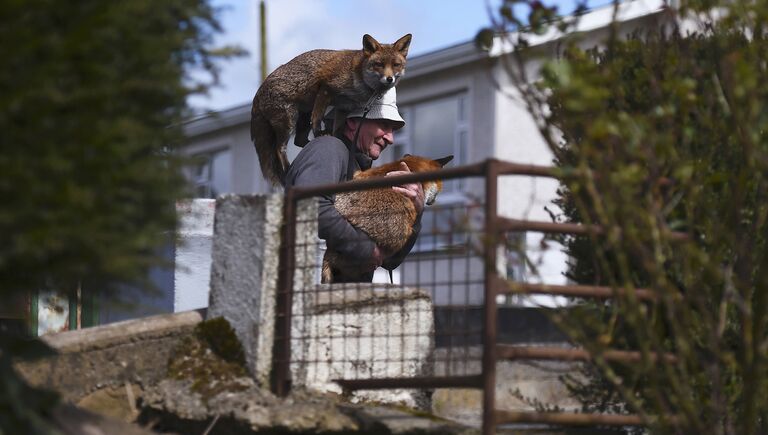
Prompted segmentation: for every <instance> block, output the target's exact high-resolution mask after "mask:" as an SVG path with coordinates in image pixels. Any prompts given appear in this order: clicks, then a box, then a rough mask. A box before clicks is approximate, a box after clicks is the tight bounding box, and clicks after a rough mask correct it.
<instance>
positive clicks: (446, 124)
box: [392, 92, 470, 252]
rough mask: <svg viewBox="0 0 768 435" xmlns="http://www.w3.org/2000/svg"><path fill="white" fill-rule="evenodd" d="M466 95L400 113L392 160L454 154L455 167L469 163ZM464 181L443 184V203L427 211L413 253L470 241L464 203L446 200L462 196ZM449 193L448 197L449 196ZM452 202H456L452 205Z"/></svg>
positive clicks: (404, 109)
mask: <svg viewBox="0 0 768 435" xmlns="http://www.w3.org/2000/svg"><path fill="white" fill-rule="evenodd" d="M467 111H468V110H467V94H466V93H465V92H462V93H457V94H453V95H449V96H445V97H440V98H435V99H432V100H427V101H423V102H419V103H415V104H410V105H407V106H403V107H402V108H401V110H400V113H401V115H402V116H403V119H405V122H406V124H405V127H403V128H402V129H400V130H398V131H397V132H396V133H395V144H394V145H393V147H392V148H393V153H392V160H395V159H398V158H399V157H401V156H402V155H403V154H405V153H410V154H415V155H419V156H423V157H429V158H433V159H437V158H441V157H445V156H449V155H453V161H451V163H450V166H451V167H456V166H460V165H463V164H466V163H467V161H468V155H467V150H468V147H469V121H468V119H467V118H468V114H467ZM464 184H465V181H464V180H461V179H458V180H450V181H445V182H443V193H441V196H442V198H443V201H440V199H438V204H437V205H435V206H433V207H429V208H428V209H426V210H425V213H424V216H423V218H422V221H421V222H422V229H421V234H420V236H419V240H418V241H417V242H416V246H414V249H413V252H429V251H437V250H444V249H450V248H453V247H457V246H462V245H464V244H466V243H467V241H468V232H467V229H466V228H463V227H462V225H464V223H465V222H466V221H467V219H468V216H469V214H470V213H469V212H468V210H467V208H466V204H465V203H464V201H463V200H462V203H461V204H458V203H456V202H455V200H456V199H457V198H458V196H457V195H454V197H453V199H454V201H450V200H449V201H445V200H446V199H447V197H448V196H450V194H459V193H462V191H463V190H462V188H463V187H464ZM446 194H447V195H446ZM452 202H453V203H452Z"/></svg>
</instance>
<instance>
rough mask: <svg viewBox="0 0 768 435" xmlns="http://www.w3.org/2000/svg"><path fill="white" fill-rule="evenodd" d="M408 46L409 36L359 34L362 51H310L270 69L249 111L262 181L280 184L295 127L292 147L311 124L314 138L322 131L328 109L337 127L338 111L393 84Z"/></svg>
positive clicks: (304, 136) (303, 137) (357, 104)
mask: <svg viewBox="0 0 768 435" xmlns="http://www.w3.org/2000/svg"><path fill="white" fill-rule="evenodd" d="M410 44H411V35H410V34H407V35H405V36H403V37H402V38H400V39H398V40H397V41H396V42H395V43H394V44H392V45H389V44H380V43H379V42H378V41H376V40H375V39H373V37H372V36H370V35H364V36H363V49H362V50H312V51H308V52H306V53H302V54H300V55H298V56H296V57H295V58H293V60H291V61H290V62H288V63H286V64H284V65H281V66H280V67H279V68H277V69H276V70H275V71H273V72H272V74H270V75H269V76H268V77H267V78H266V79H265V80H264V83H262V84H261V86H260V87H259V90H258V91H257V92H256V96H255V97H254V98H253V107H252V109H251V140H252V141H253V144H254V146H255V147H256V153H257V154H258V155H259V163H260V165H261V172H262V174H264V178H266V179H268V180H270V181H271V182H272V183H273V184H278V183H283V180H284V178H285V172H286V171H287V169H288V157H287V156H286V153H285V152H286V146H287V144H288V139H289V138H290V136H291V132H292V130H293V126H294V125H296V126H297V131H296V140H295V143H296V144H297V145H299V146H303V145H305V144H306V143H307V136H308V134H309V129H310V122H311V128H312V131H313V132H314V135H315V136H319V135H320V134H321V133H322V132H321V130H320V125H321V124H320V123H321V121H322V119H323V116H324V115H325V110H326V108H327V107H328V106H329V105H333V106H334V107H335V108H336V121H335V122H334V125H335V126H337V127H338V126H340V125H341V124H342V122H340V120H341V119H343V116H344V115H343V114H342V112H347V113H348V112H349V111H351V110H353V109H355V108H357V107H360V106H361V105H364V104H366V103H367V102H368V100H370V99H371V97H372V96H373V95H375V94H376V93H379V92H384V91H386V90H387V89H389V88H391V87H393V86H395V85H396V84H397V82H398V79H399V78H400V77H401V76H402V75H403V73H404V72H405V58H406V56H407V55H408V47H409V46H410ZM310 114H311V118H310Z"/></svg>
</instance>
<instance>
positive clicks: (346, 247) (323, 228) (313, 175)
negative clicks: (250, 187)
mask: <svg viewBox="0 0 768 435" xmlns="http://www.w3.org/2000/svg"><path fill="white" fill-rule="evenodd" d="M326 138H327V139H326ZM319 140H320V141H321V142H319V143H315V144H310V145H308V146H309V147H311V148H309V149H305V150H304V151H311V152H305V153H304V155H302V156H301V157H302V158H301V159H299V158H298V157H297V159H296V161H294V164H295V165H296V166H295V167H293V165H292V167H291V169H290V172H292V173H293V175H292V177H291V178H292V180H293V183H292V184H293V185H294V186H316V185H321V184H332V183H338V182H340V181H341V180H343V179H344V177H345V176H346V173H347V164H348V159H349V154H348V151H347V149H346V146H345V145H344V144H343V143H342V142H341V141H339V140H338V139H335V138H331V137H325V136H324V137H322V138H320V139H319ZM326 142H327V143H326ZM333 201H334V198H333V196H332V195H324V196H321V197H319V198H318V236H319V237H320V238H321V239H324V240H325V243H326V245H327V246H328V248H329V249H333V250H335V251H338V252H339V253H341V254H342V255H344V256H345V257H349V258H358V259H360V261H361V262H367V261H368V260H370V259H371V257H372V254H373V249H374V246H375V244H374V242H373V240H371V238H370V237H368V235H367V234H365V232H363V231H362V230H359V229H357V228H355V227H354V226H352V224H350V223H349V221H347V220H346V219H345V218H344V216H342V215H341V214H340V213H339V212H338V211H337V210H336V207H334V205H333Z"/></svg>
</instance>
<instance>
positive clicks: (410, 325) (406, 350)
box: [291, 284, 434, 407]
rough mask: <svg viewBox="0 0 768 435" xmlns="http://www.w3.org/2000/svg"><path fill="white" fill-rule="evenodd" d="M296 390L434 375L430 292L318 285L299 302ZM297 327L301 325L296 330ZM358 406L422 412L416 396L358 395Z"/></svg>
mask: <svg viewBox="0 0 768 435" xmlns="http://www.w3.org/2000/svg"><path fill="white" fill-rule="evenodd" d="M295 299H299V300H300V301H301V302H302V303H303V311H301V312H296V311H295V312H294V316H296V317H297V318H298V319H300V320H301V321H302V322H303V323H302V324H301V326H302V327H303V329H301V330H299V329H297V328H294V331H293V336H292V343H293V354H292V357H293V360H292V365H291V374H292V376H293V384H294V385H296V386H303V387H307V388H310V389H313V390H318V391H329V392H336V393H341V392H342V390H341V388H340V387H339V385H338V384H336V383H334V382H333V380H334V379H369V378H398V377H399V378H409V377H415V376H427V375H430V374H431V366H430V356H431V354H432V351H433V349H434V341H433V337H434V318H433V313H432V301H431V298H430V296H429V294H427V293H426V292H424V291H421V290H417V289H412V288H401V287H398V286H392V285H386V284H333V285H327V284H324V285H318V286H316V287H314V288H313V289H311V290H310V291H304V292H302V293H299V294H297V295H296V296H295ZM294 325H295V326H296V325H298V323H295V324H294ZM353 400H374V401H377V402H383V403H400V404H404V405H408V406H412V407H421V406H424V399H423V397H422V396H421V395H420V393H418V392H416V391H412V390H376V391H359V392H355V394H354V396H353Z"/></svg>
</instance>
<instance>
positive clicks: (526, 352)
mask: <svg viewBox="0 0 768 435" xmlns="http://www.w3.org/2000/svg"><path fill="white" fill-rule="evenodd" d="M496 354H497V355H498V356H499V357H500V358H506V359H543V360H563V361H575V360H579V361H591V360H593V359H594V356H593V355H592V354H591V353H590V352H589V351H588V350H586V349H580V348H576V349H565V348H562V347H548V346H541V347H538V346H537V347H531V346H511V345H505V344H500V345H498V346H496ZM597 355H599V356H601V357H602V358H604V359H606V360H609V361H620V362H640V361H642V360H643V354H642V353H641V352H638V351H627V350H606V351H603V352H600V353H598V354H597ZM649 356H650V358H651V361H654V362H656V361H658V360H659V353H658V352H650V353H649ZM661 358H662V359H664V360H665V361H666V362H669V363H673V364H674V363H676V362H677V357H676V356H675V355H673V354H670V353H664V354H661Z"/></svg>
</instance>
